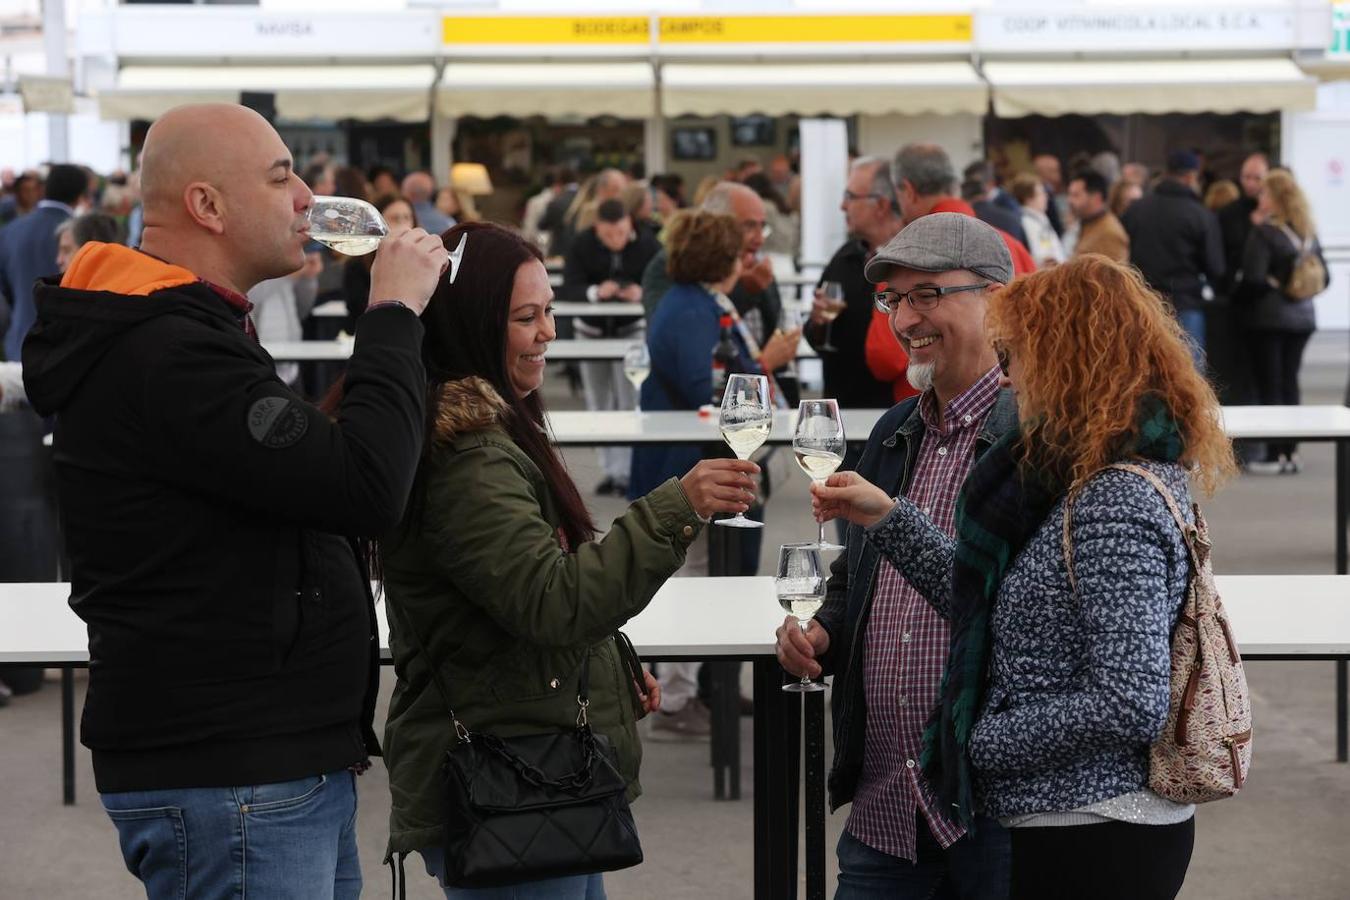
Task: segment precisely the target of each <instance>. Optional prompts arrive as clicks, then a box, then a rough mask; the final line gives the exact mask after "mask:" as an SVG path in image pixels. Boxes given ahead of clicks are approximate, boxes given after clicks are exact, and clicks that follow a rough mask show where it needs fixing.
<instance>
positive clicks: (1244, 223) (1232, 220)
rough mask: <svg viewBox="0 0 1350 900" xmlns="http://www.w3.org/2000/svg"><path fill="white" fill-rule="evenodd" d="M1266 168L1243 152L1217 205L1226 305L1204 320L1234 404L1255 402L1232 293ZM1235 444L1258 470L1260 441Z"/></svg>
mask: <svg viewBox="0 0 1350 900" xmlns="http://www.w3.org/2000/svg"><path fill="white" fill-rule="evenodd" d="M1269 172H1270V162H1269V159H1268V158H1267V157H1266V155H1265V154H1264V153H1252V154H1250V155H1248V156H1247V158H1246V159H1244V160H1243V161H1242V167H1241V169H1239V171H1238V185H1239V188H1240V190H1241V193H1240V196H1238V197H1237V198H1235V199H1234V200H1233V201H1232V202H1231V203H1229V204H1227V205H1226V206H1224V207H1222V208H1220V209H1219V211H1218V219H1219V234H1220V236H1221V237H1222V239H1223V258H1224V263H1225V268H1226V271H1225V272H1224V276H1223V283H1222V285H1221V287H1220V289H1219V293H1220V295H1221V297H1223V298H1224V299H1225V300H1227V301H1228V305H1227V307H1226V308H1225V309H1224V310H1223V311H1222V315H1216V316H1212V317H1211V320H1210V323H1209V324H1210V325H1211V326H1212V330H1214V331H1215V332H1216V334H1215V337H1217V338H1218V346H1217V347H1216V348H1214V351H1215V352H1213V353H1211V359H1210V364H1211V366H1212V367H1213V370H1214V381H1215V385H1216V387H1217V388H1218V390H1219V392H1220V393H1219V397H1220V399H1222V400H1223V401H1224V402H1225V403H1232V404H1236V405H1242V404H1251V403H1260V402H1261V400H1260V394H1259V392H1258V391H1257V388H1256V384H1255V383H1254V381H1253V375H1254V372H1255V369H1254V367H1253V364H1252V360H1251V358H1250V357H1249V355H1248V340H1247V338H1246V330H1245V329H1244V327H1243V324H1242V317H1241V315H1240V313H1239V310H1238V296H1237V295H1238V292H1239V281H1240V280H1241V277H1242V266H1243V257H1244V255H1245V254H1246V252H1247V238H1248V237H1250V236H1251V233H1252V229H1253V228H1254V227H1255V226H1256V224H1257V223H1258V222H1263V221H1264V220H1265V215H1264V213H1260V212H1258V211H1257V205H1258V201H1259V200H1260V198H1261V185H1262V184H1263V183H1264V181H1265V178H1266V175H1267V174H1268V173H1269ZM1235 447H1236V448H1237V451H1238V453H1239V455H1240V456H1241V457H1242V459H1243V462H1244V463H1248V462H1250V463H1255V464H1256V466H1257V468H1258V470H1259V469H1260V468H1266V465H1265V463H1266V462H1267V459H1266V458H1267V452H1266V447H1265V445H1264V444H1263V443H1261V442H1259V441H1245V440H1243V441H1236V442H1235Z"/></svg>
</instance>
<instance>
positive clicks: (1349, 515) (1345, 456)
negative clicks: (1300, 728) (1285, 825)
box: [1336, 441, 1350, 762]
mask: <svg viewBox="0 0 1350 900" xmlns="http://www.w3.org/2000/svg"><path fill="white" fill-rule="evenodd" d="M1347 491H1350V443H1348V442H1346V441H1337V442H1336V574H1337V575H1345V574H1347V565H1348V564H1350V560H1347V548H1346V542H1347V537H1346V529H1347V527H1350V512H1347V506H1350V497H1347V496H1346V494H1347ZM1348 665H1350V663H1347V662H1346V660H1344V659H1338V660H1336V761H1337V762H1346V760H1347V759H1348V758H1350V746H1347V745H1348V744H1350V739H1347V734H1346V732H1347V728H1350V710H1348V709H1347V707H1348V706H1350V704H1348V703H1347V700H1346V694H1347V671H1346V670H1347V666H1348Z"/></svg>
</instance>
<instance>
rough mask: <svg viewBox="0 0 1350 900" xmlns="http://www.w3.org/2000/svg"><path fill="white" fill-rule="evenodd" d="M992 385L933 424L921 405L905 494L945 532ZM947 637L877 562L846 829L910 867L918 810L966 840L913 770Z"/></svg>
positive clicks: (935, 828)
mask: <svg viewBox="0 0 1350 900" xmlns="http://www.w3.org/2000/svg"><path fill="white" fill-rule="evenodd" d="M998 383H999V373H998V369H991V370H990V371H989V372H988V373H987V374H985V375H984V377H982V378H981V379H980V380H979V381H977V382H975V384H973V385H971V387H970V388H969V389H967V390H966V392H965V393H963V394H961V395H960V396H958V397H956V398H955V399H954V400H952V401H951V403H949V404H947V410H946V414H945V416H944V418H943V420H942V422H941V423H939V422H938V416H937V397H936V395H935V394H934V393H933V392H932V391H931V390H930V391H927V392H925V393H924V395H923V396H922V397H921V398H920V399H919V415H920V416H921V417H922V419H923V423H924V434H923V440H922V442H921V443H920V445H919V456H918V458H917V460H915V465H914V477H913V479H912V480H911V481H910V485H909V490H908V491H906V492H905V496H906V497H907V498H908V499H909V500H910V501H911V502H913V503H914V505H915V506H917V507H919V509H921V510H923V511H924V512H925V513H926V514H927V515H928V517H929V518H930V519H932V520H933V523H934V524H936V525H937V526H938V527H939V528H941V529H942V530H943V531H945V532H947V534H949V535H954V534H955V518H956V495H957V493H958V491H959V490H960V488H961V482H963V481H965V479H966V474H967V473H969V472H970V468H971V466H972V465H973V464H974V462H975V439H976V437H977V436H978V435H979V432H980V428H981V426H982V425H983V424H984V420H985V418H986V417H987V416H988V415H989V411H990V410H991V409H992V408H993V406H994V401H995V399H996V398H997V397H998ZM950 637H951V626H950V624H949V623H948V622H947V620H946V619H944V618H942V616H940V615H939V614H938V613H937V612H936V611H935V610H934V609H933V607H931V606H929V605H928V602H927V601H926V600H924V599H923V597H922V596H921V595H920V594H919V592H918V591H916V590H915V589H914V587H913V586H912V585H910V583H909V582H908V581H906V580H905V579H904V578H903V577H901V576H900V574H899V573H898V572H896V570H895V567H894V566H892V565H891V564H890V563H889V562H887V561H886V560H885V559H882V560H881V563H880V568H879V570H878V572H877V581H876V588H875V595H874V596H873V598H872V612H871V615H870V618H869V619H868V621H867V634H866V636H865V639H864V640H865V643H864V646H863V686H864V690H865V691H866V696H867V728H866V737H865V739H864V742H863V770H862V778H861V779H860V780H859V782H858V790H857V792H856V793H855V795H854V798H853V809H852V811H851V812H850V813H849V817H848V825H847V828H848V830H849V833H850V834H852V835H853V836H854V837H856V838H857V839H858V840H860V841H862V842H863V843H864V844H867V845H868V846H869V847H872V848H873V849H875V850H880V851H881V852H882V853H885V854H888V855H890V856H897V857H901V858H903V859H909V860H916V858H917V854H916V852H915V849H914V847H915V832H914V829H915V823H916V817H915V812H916V811H918V812H921V813H922V814H923V817H924V818H925V819H926V820H927V821H928V826H929V829H930V830H931V831H932V833H933V836H934V837H935V838H936V839H937V841H938V843H939V844H941V845H942V846H943V847H950V846H951V845H952V844H953V843H955V842H956V839H957V838H959V837H961V835H963V834H965V829H964V828H962V827H961V826H960V825H956V824H953V823H952V822H950V821H949V820H948V819H947V818H946V816H945V815H944V814H942V813H941V812H939V811H938V807H937V801H936V799H935V797H934V796H933V793H932V791H931V790H929V788H928V785H927V783H926V782H925V781H924V778H923V775H922V773H921V771H920V769H919V754H920V752H921V751H922V749H923V730H924V726H925V725H926V724H927V723H928V716H929V713H931V712H932V710H933V707H934V706H935V705H936V704H937V699H938V690H939V688H940V687H941V684H942V671H943V668H944V667H945V666H946V663H947V648H948V643H949V640H950Z"/></svg>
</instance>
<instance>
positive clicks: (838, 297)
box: [820, 281, 848, 352]
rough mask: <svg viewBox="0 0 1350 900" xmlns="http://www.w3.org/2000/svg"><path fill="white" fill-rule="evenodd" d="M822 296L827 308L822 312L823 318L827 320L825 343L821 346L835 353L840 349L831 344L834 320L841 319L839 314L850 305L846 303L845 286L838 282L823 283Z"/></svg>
mask: <svg viewBox="0 0 1350 900" xmlns="http://www.w3.org/2000/svg"><path fill="white" fill-rule="evenodd" d="M820 295H821V297H823V298H824V299H825V308H824V309H823V310H821V312H820V316H821V318H823V319H824V320H825V343H823V344H821V345H820V349H821V350H828V351H830V352H834V351H837V350H838V349H839V348H838V347H836V346H835V345H834V344H832V343H830V337H831V335H832V334H833V333H834V320H835V319H837V318H839V314H840V313H841V312H843V311H844V307H846V306H847V305H848V304H847V303H845V302H844V285H843V284H842V283H841V282H838V281H822V282H821V283H820Z"/></svg>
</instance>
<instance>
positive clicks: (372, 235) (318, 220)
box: [309, 197, 389, 256]
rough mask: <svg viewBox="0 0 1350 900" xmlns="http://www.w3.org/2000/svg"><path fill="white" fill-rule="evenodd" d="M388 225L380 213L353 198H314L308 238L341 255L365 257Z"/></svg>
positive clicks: (386, 231) (382, 237)
mask: <svg viewBox="0 0 1350 900" xmlns="http://www.w3.org/2000/svg"><path fill="white" fill-rule="evenodd" d="M388 234H389V226H388V225H386V224H385V221H384V217H383V216H381V215H380V213H379V210H377V209H376V208H375V207H374V206H371V205H370V204H369V203H367V202H366V201H364V200H357V199H356V198H354V197H315V198H314V205H312V206H311V207H310V208H309V236H310V237H311V238H313V239H314V240H316V241H318V242H319V243H320V244H323V245H324V246H326V247H330V248H332V249H333V250H335V251H336V252H338V253H341V254H342V255H344V256H364V255H366V254H367V253H372V252H374V251H375V248H377V247H379V246H380V241H381V240H383V239H384V238H385V237H386V236H387V235H388Z"/></svg>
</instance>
